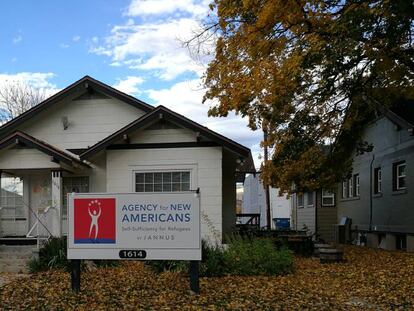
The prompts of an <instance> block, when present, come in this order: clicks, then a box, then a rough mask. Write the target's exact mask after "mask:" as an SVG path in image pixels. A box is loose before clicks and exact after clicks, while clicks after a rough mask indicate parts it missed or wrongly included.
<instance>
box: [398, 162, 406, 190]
mask: <svg viewBox="0 0 414 311" xmlns="http://www.w3.org/2000/svg"><path fill="white" fill-rule="evenodd" d="M400 167H404V174H403V175H399V168H400ZM406 168H407V164H406V163H405V161H401V162H399V163H396V164H395V182H396V183H395V190H397V191H398V190H404V189H406V188H407V185H406V178H407V173H406ZM401 178H403V179H404V184H405V185H404V186H403V187H401V186H400V179H401Z"/></svg>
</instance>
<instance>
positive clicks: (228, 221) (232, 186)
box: [222, 151, 236, 239]
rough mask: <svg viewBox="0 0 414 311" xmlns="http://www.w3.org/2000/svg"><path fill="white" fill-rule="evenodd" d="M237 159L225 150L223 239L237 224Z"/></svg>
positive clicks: (223, 169) (223, 167)
mask: <svg viewBox="0 0 414 311" xmlns="http://www.w3.org/2000/svg"><path fill="white" fill-rule="evenodd" d="M235 171H236V159H235V158H234V156H232V155H231V154H230V153H229V152H227V151H223V165H222V176H223V187H222V219H223V239H225V238H226V236H229V235H230V234H231V233H232V231H233V229H234V228H235V225H236V176H235V174H234V172H235Z"/></svg>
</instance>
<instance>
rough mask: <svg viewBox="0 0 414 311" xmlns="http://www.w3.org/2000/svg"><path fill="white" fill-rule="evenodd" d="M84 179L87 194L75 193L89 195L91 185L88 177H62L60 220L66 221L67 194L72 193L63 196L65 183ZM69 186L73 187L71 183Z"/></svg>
mask: <svg viewBox="0 0 414 311" xmlns="http://www.w3.org/2000/svg"><path fill="white" fill-rule="evenodd" d="M83 178H84V179H85V180H86V181H87V188H88V190H87V192H77V193H89V192H90V189H91V183H90V176H87V175H82V176H62V219H67V218H68V202H67V199H68V196H67V195H68V193H72V192H73V190H72V191H70V192H66V194H65V186H66V185H65V181H67V180H68V179H71V180H73V179H83ZM71 185H72V186H73V182H71Z"/></svg>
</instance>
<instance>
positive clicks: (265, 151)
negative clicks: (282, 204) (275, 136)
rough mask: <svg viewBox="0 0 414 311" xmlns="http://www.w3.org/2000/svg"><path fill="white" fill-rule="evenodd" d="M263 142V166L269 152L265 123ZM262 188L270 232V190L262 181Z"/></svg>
mask: <svg viewBox="0 0 414 311" xmlns="http://www.w3.org/2000/svg"><path fill="white" fill-rule="evenodd" d="M262 127H263V141H264V161H265V164H267V161H268V160H269V152H268V148H267V126H266V125H265V123H264V122H263V126H262ZM263 187H264V190H265V196H266V221H267V222H266V227H267V230H270V229H271V228H272V227H271V221H272V220H271V219H270V217H271V216H270V190H269V185H268V184H267V182H265V181H263Z"/></svg>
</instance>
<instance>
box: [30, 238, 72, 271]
mask: <svg viewBox="0 0 414 311" xmlns="http://www.w3.org/2000/svg"><path fill="white" fill-rule="evenodd" d="M49 269H65V270H67V271H69V270H70V261H69V260H68V259H67V257H66V237H60V238H55V237H52V238H50V239H49V240H47V242H46V243H45V245H44V246H43V247H42V248H41V249H40V250H39V258H33V259H31V260H30V262H29V271H30V272H32V273H33V272H38V271H46V270H49Z"/></svg>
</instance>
